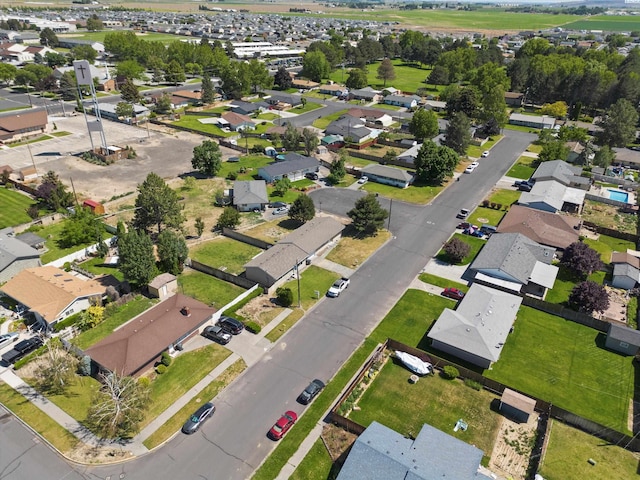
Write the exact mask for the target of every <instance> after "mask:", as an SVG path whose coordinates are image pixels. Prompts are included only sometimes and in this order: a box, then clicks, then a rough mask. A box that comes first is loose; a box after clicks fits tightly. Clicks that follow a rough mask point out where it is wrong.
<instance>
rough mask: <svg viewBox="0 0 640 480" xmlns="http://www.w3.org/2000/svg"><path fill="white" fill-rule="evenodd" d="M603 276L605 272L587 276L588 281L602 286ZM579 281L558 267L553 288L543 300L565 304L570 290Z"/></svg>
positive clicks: (579, 280) (567, 271)
mask: <svg viewBox="0 0 640 480" xmlns="http://www.w3.org/2000/svg"><path fill="white" fill-rule="evenodd" d="M605 275H606V273H605V272H602V271H597V272H594V273H592V274H591V275H589V277H588V280H592V281H594V282H596V283H598V284H600V285H602V283H603V282H604V279H605ZM581 281H582V280H581V279H580V278H578V277H576V276H575V275H574V274H573V273H572V272H570V271H569V270H568V269H566V268H564V267H562V266H560V269H559V271H558V276H557V277H556V281H555V283H554V284H553V288H552V289H551V290H549V291H548V292H547V295H546V297H545V300H546V301H547V302H549V303H559V304H566V302H567V300H569V295H570V294H571V290H573V287H575V286H576V285H577V284H578V283H580V282H581Z"/></svg>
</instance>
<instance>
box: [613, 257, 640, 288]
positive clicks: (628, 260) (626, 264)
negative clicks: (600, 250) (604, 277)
mask: <svg viewBox="0 0 640 480" xmlns="http://www.w3.org/2000/svg"><path fill="white" fill-rule="evenodd" d="M611 264H612V265H613V278H612V280H611V285H612V286H613V287H615V288H623V289H625V290H631V289H632V288H635V286H636V285H637V284H638V282H640V252H636V251H633V250H631V251H627V252H613V253H612V254H611Z"/></svg>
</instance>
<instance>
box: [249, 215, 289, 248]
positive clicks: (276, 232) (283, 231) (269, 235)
mask: <svg viewBox="0 0 640 480" xmlns="http://www.w3.org/2000/svg"><path fill="white" fill-rule="evenodd" d="M297 226H298V224H297V222H294V221H291V220H289V217H285V218H274V219H273V221H270V222H264V223H261V224H259V225H256V226H255V227H252V228H251V229H250V230H247V231H246V232H244V233H246V234H247V235H249V236H251V237H253V238H259V239H260V240H263V241H265V242H270V243H276V242H277V241H278V240H280V239H281V238H282V237H284V236H285V235H288V234H289V233H291V232H292V231H294V230H295V229H296V227H297Z"/></svg>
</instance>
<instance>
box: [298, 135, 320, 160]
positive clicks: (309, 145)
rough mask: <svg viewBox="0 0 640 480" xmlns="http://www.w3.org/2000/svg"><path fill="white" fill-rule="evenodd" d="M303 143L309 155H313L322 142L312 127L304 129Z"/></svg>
mask: <svg viewBox="0 0 640 480" xmlns="http://www.w3.org/2000/svg"><path fill="white" fill-rule="evenodd" d="M302 143H304V152H305V154H306V155H307V156H309V155H311V154H312V153H313V152H314V151H315V149H316V148H317V147H318V145H319V144H320V140H318V136H317V135H316V134H315V132H314V131H313V130H311V129H310V128H305V129H303V130H302Z"/></svg>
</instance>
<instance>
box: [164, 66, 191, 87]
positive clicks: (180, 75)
mask: <svg viewBox="0 0 640 480" xmlns="http://www.w3.org/2000/svg"><path fill="white" fill-rule="evenodd" d="M164 79H165V80H166V81H167V82H169V83H173V84H174V85H178V84H179V83H182V82H184V81H185V80H186V79H187V76H186V75H185V74H184V68H182V65H180V64H179V63H178V62H177V61H176V60H171V62H169V64H168V65H167V66H166V68H165V69H164Z"/></svg>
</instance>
